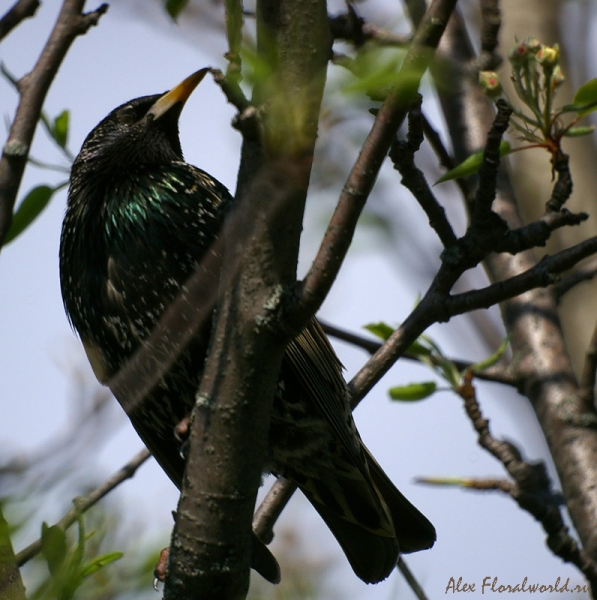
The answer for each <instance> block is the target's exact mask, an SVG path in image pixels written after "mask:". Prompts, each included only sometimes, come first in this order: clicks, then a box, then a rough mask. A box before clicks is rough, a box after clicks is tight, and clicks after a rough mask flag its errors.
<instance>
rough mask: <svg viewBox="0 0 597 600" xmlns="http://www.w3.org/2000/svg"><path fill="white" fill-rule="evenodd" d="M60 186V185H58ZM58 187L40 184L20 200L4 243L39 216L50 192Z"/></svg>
mask: <svg viewBox="0 0 597 600" xmlns="http://www.w3.org/2000/svg"><path fill="white" fill-rule="evenodd" d="M59 187H62V186H59ZM57 189H58V188H51V187H50V186H48V185H40V186H37V187H35V188H33V189H32V190H31V191H30V192H29V193H28V194H27V195H26V196H25V197H24V198H23V200H22V202H21V203H20V204H19V207H18V208H17V210H16V212H15V213H14V215H13V216H12V225H11V226H10V229H9V230H8V233H7V234H6V238H5V240H4V245H5V246H6V244H8V243H9V242H12V241H13V240H14V239H15V238H16V237H17V236H19V235H20V234H21V233H23V231H25V229H27V227H29V225H31V223H33V221H34V220H35V219H36V218H37V217H38V216H39V214H40V213H41V211H42V210H43V209H44V208H45V207H46V206H47V204H48V202H49V201H50V198H51V197H52V194H53V193H54V192H55V191H56V190H57Z"/></svg>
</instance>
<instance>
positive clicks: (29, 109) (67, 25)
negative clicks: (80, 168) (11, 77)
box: [0, 0, 108, 245]
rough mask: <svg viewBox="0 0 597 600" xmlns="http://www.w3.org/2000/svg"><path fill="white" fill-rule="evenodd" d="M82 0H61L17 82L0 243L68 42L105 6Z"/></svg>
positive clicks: (2, 177)
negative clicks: (35, 54)
mask: <svg viewBox="0 0 597 600" xmlns="http://www.w3.org/2000/svg"><path fill="white" fill-rule="evenodd" d="M84 5H85V0H64V3H63V4H62V8H61V9H60V13H59V15H58V20H57V21H56V25H54V29H53V30H52V33H51V34H50V38H49V39H48V41H47V43H46V45H45V47H44V49H43V50H42V53H41V54H40V57H39V59H38V61H37V63H36V65H35V67H34V68H33V70H32V71H31V72H30V73H28V74H27V75H25V76H24V77H23V78H22V79H21V80H20V81H19V82H18V86H19V92H20V100H19V105H18V107H17V112H16V114H15V118H14V121H13V122H12V125H11V128H10V132H9V134H8V140H7V141H6V143H5V144H4V148H3V151H2V158H1V159H0V245H1V244H2V242H3V240H4V237H5V236H6V234H7V232H8V230H9V229H10V225H11V223H12V212H13V207H14V204H15V201H16V197H17V193H18V190H19V186H20V185H21V179H22V177H23V172H24V170H25V165H26V163H27V157H28V156H29V150H30V148H31V142H32V141H33V136H34V133H35V128H36V126H37V122H38V121H39V117H40V114H41V110H42V106H43V103H44V100H45V97H46V94H47V93H48V90H49V88H50V85H51V83H52V80H53V79H54V76H55V75H56V73H57V71H58V68H59V67H60V64H61V63H62V61H63V60H64V57H65V56H66V53H67V51H68V49H69V48H70V45H71V44H72V43H73V41H74V40H75V38H76V37H77V36H79V35H83V34H84V33H86V32H87V30H88V29H89V28H90V27H91V26H93V25H96V24H97V22H98V21H99V19H100V17H101V16H102V15H103V14H104V13H105V12H106V11H107V10H108V5H107V4H102V5H101V6H99V7H98V8H97V9H95V10H94V11H92V12H89V13H83V12H82V11H83V7H84Z"/></svg>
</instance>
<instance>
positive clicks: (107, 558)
mask: <svg viewBox="0 0 597 600" xmlns="http://www.w3.org/2000/svg"><path fill="white" fill-rule="evenodd" d="M123 556H124V554H123V553H122V552H108V553H107V554H102V556H98V557H97V558H95V559H93V560H92V561H91V562H90V563H88V564H86V565H85V566H84V567H83V568H82V569H81V573H80V577H81V579H85V577H89V576H90V575H93V574H94V573H96V572H97V571H99V570H100V569H101V568H102V567H105V566H106V565H109V564H110V563H112V562H114V561H116V560H118V559H119V558H122V557H123Z"/></svg>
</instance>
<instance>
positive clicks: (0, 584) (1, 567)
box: [0, 506, 27, 600]
mask: <svg viewBox="0 0 597 600" xmlns="http://www.w3.org/2000/svg"><path fill="white" fill-rule="evenodd" d="M0 598H7V599H8V600H26V598H27V595H26V594H25V586H24V585H23V579H22V578H21V572H20V571H19V567H18V566H17V561H16V559H15V554H14V551H13V548H12V541H11V539H10V528H9V526H8V523H7V522H6V519H5V518H4V515H3V513H2V506H0Z"/></svg>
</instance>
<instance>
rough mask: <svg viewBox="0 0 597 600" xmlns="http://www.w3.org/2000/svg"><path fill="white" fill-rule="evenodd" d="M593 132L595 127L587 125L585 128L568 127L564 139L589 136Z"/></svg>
mask: <svg viewBox="0 0 597 600" xmlns="http://www.w3.org/2000/svg"><path fill="white" fill-rule="evenodd" d="M593 131H595V125H587V126H586V127H570V129H569V130H568V131H567V132H566V133H565V135H566V137H581V136H583V135H590V134H591V133H593Z"/></svg>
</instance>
